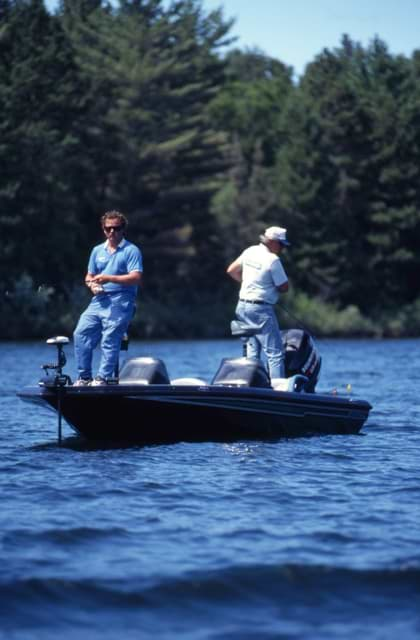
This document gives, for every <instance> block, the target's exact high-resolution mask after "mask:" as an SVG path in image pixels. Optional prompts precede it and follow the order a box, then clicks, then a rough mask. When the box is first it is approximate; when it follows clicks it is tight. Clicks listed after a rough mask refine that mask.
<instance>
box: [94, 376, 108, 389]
mask: <svg viewBox="0 0 420 640" xmlns="http://www.w3.org/2000/svg"><path fill="white" fill-rule="evenodd" d="M106 384H107V381H106V380H104V379H103V378H101V377H100V376H97V377H96V378H95V379H94V380H92V382H91V383H90V386H91V387H101V386H102V385H106Z"/></svg>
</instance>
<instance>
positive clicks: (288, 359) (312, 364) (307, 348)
mask: <svg viewBox="0 0 420 640" xmlns="http://www.w3.org/2000/svg"><path fill="white" fill-rule="evenodd" d="M282 338H283V348H284V352H285V368H286V377H287V378H290V377H292V376H294V375H297V374H299V375H302V376H305V377H306V378H307V381H306V382H305V383H304V385H303V389H304V390H305V391H307V392H309V393H312V392H314V391H315V385H316V383H317V382H318V378H319V372H320V369H321V356H320V355H319V353H318V351H317V348H316V347H315V344H314V341H313V339H312V337H311V335H310V334H309V333H308V332H307V331H304V330H303V329H289V330H288V331H283V332H282Z"/></svg>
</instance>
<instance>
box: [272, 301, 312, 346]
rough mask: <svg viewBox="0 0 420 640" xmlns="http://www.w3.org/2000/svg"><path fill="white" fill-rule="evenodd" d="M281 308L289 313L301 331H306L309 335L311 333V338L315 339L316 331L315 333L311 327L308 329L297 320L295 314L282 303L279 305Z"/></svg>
mask: <svg viewBox="0 0 420 640" xmlns="http://www.w3.org/2000/svg"><path fill="white" fill-rule="evenodd" d="M278 305H279V307H280V308H281V309H282V310H283V311H284V312H285V313H287V315H288V316H289V317H290V318H292V320H294V321H295V322H296V324H297V325H298V327H299V329H303V330H304V331H306V332H307V333H309V335H310V336H311V338H314V339H315V337H316V336H315V331H313V330H312V329H311V328H310V327H308V326H307V325H305V324H304V323H303V322H302V321H301V320H300V319H299V318H297V317H296V316H295V315H293V313H292V312H291V311H290V310H289V309H288V308H287V307H286V305H285V304H281V303H280V302H279V303H278Z"/></svg>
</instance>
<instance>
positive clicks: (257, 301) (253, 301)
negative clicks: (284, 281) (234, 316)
mask: <svg viewBox="0 0 420 640" xmlns="http://www.w3.org/2000/svg"><path fill="white" fill-rule="evenodd" d="M239 301H240V302H247V303H248V304H269V303H268V302H266V301H265V300H244V299H243V298H239Z"/></svg>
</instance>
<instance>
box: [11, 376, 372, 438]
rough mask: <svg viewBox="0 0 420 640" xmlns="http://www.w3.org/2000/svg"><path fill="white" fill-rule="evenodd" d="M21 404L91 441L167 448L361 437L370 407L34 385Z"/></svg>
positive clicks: (323, 398) (319, 398) (266, 395)
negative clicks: (45, 409)
mask: <svg viewBox="0 0 420 640" xmlns="http://www.w3.org/2000/svg"><path fill="white" fill-rule="evenodd" d="M18 395H19V397H21V398H22V399H23V400H25V401H28V402H31V403H36V404H41V405H44V406H45V405H47V406H49V407H51V408H52V409H54V410H55V411H58V407H59V405H60V411H61V415H62V417H63V418H64V419H65V420H66V422H67V423H68V424H69V426H70V427H71V428H72V429H73V430H74V431H75V432H76V433H77V434H78V435H81V436H83V437H84V438H86V439H88V440H95V441H114V442H115V441H130V442H137V443H142V444H162V443H174V442H180V441H186V442H203V441H218V442H229V441H235V440H241V439H253V440H255V439H258V440H270V439H271V440H274V439H278V438H282V437H288V438H291V437H301V436H307V435H313V434H351V433H359V431H360V429H361V428H362V426H363V424H364V423H365V421H366V420H367V418H368V415H369V411H370V409H371V405H370V404H369V403H368V402H366V401H364V400H356V399H352V398H350V397H341V396H335V395H327V394H318V393H297V392H279V391H274V390H272V389H257V388H250V387H246V388H244V387H222V386H220V387H219V386H217V385H215V386H211V385H209V386H202V387H188V386H185V387H184V386H174V385H123V384H119V385H115V386H114V385H108V386H106V387H72V386H66V387H62V388H61V389H60V388H58V387H46V386H33V387H26V388H25V389H23V390H22V391H21V392H19V394H18Z"/></svg>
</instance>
